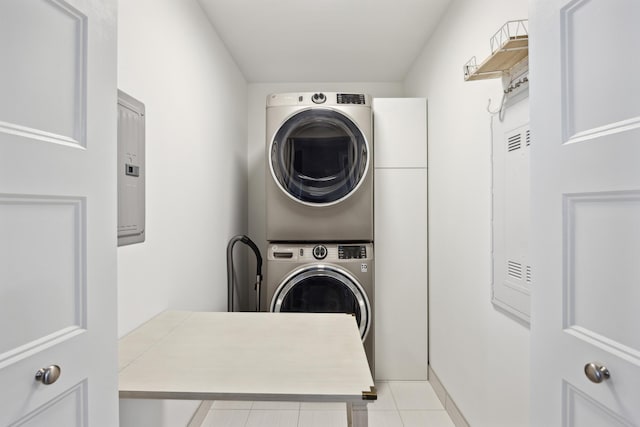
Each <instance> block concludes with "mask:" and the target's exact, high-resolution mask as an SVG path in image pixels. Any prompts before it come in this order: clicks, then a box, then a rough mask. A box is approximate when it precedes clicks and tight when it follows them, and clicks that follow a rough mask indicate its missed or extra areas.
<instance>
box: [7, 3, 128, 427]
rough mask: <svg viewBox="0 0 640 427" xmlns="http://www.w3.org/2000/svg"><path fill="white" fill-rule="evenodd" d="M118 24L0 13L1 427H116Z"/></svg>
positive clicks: (64, 15) (27, 6) (74, 12)
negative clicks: (0, 59)
mask: <svg viewBox="0 0 640 427" xmlns="http://www.w3.org/2000/svg"><path fill="white" fill-rule="evenodd" d="M116 20H117V10H116V1H115V0H66V1H65V0H26V1H25V0H2V1H1V2H0V52H2V67H1V69H0V425H2V426H65V427H74V426H88V425H91V426H108V427H112V426H116V425H118V406H117V405H118V400H117V331H116V300H115V299H116V176H115V174H116V170H115V165H116V148H117V144H116V123H117V122H116V105H117V100H116ZM38 372H39V374H38V375H37V373H38Z"/></svg>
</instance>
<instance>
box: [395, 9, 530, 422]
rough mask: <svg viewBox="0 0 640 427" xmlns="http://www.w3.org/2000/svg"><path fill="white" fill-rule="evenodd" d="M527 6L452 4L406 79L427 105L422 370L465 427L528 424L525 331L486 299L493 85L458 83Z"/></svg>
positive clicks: (496, 83) (496, 97)
mask: <svg viewBox="0 0 640 427" xmlns="http://www.w3.org/2000/svg"><path fill="white" fill-rule="evenodd" d="M525 18H527V1H526V0H485V1H482V2H478V1H476V0H454V1H453V3H452V4H451V5H450V7H449V9H448V10H447V13H446V14H445V16H444V17H443V19H442V20H441V22H440V24H439V27H438V29H437V31H436V32H435V33H434V35H433V36H432V37H431V39H430V40H429V42H428V43H427V45H426V46H425V49H424V51H423V52H422V54H421V55H420V56H419V57H418V59H417V60H416V62H415V64H414V65H413V67H412V69H411V70H410V72H409V74H408V76H407V78H406V80H405V92H406V95H407V96H424V97H426V98H428V104H429V107H428V108H429V114H428V116H429V118H428V129H429V143H428V145H429V154H428V156H429V221H430V222H429V233H430V242H429V256H430V264H429V268H430V282H429V307H430V321H429V324H430V337H429V338H430V346H429V349H430V355H429V359H430V364H431V367H432V368H433V370H434V371H435V372H436V374H437V375H438V377H439V378H440V380H441V381H442V383H443V384H444V386H445V387H446V388H447V390H448V391H449V393H450V395H451V397H452V398H453V400H454V401H455V402H456V404H457V405H458V407H459V409H460V410H461V412H462V413H463V414H464V415H465V417H466V418H467V421H469V423H470V424H471V425H472V426H474V427H482V426H487V427H500V426H505V427H507V426H508V427H519V426H527V425H528V424H529V331H528V329H527V328H526V327H524V326H522V325H521V324H519V323H517V322H515V321H514V320H512V319H511V318H509V317H508V316H506V315H505V314H503V313H501V312H499V311H497V310H496V309H495V308H494V307H493V306H492V304H491V302H490V297H491V288H490V283H491V276H490V275H491V241H490V233H491V229H490V206H491V205H490V204H491V193H490V185H491V181H490V180H491V168H490V147H491V132H490V127H489V120H490V119H489V114H488V113H487V111H486V107H487V101H488V99H489V98H491V99H492V101H493V103H492V106H493V107H494V108H495V107H496V105H497V104H498V103H499V101H500V98H501V90H502V87H501V83H500V80H499V79H496V80H485V81H477V82H464V80H463V72H462V67H463V65H464V63H465V62H466V61H467V60H468V59H469V58H470V57H471V56H473V55H476V56H477V58H478V62H481V61H482V60H484V58H485V57H486V56H488V55H489V53H490V47H489V38H490V37H491V36H492V35H493V34H494V32H495V31H496V30H497V29H498V28H500V27H501V26H502V25H503V24H504V23H505V22H506V21H508V20H513V19H525Z"/></svg>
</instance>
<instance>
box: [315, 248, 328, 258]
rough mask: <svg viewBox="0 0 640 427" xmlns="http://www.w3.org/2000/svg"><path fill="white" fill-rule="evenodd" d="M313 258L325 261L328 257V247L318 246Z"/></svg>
mask: <svg viewBox="0 0 640 427" xmlns="http://www.w3.org/2000/svg"><path fill="white" fill-rule="evenodd" d="M313 257H314V258H315V259H325V258H326V257H327V247H326V246H324V245H317V246H315V247H314V248H313Z"/></svg>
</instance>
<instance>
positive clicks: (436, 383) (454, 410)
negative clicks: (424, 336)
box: [429, 365, 470, 427]
mask: <svg viewBox="0 0 640 427" xmlns="http://www.w3.org/2000/svg"><path fill="white" fill-rule="evenodd" d="M429 383H431V387H433V390H434V391H435V392H436V395H437V396H438V399H440V403H442V406H444V409H445V410H446V411H447V414H449V418H451V421H453V424H454V425H455V426H456V427H470V426H469V423H468V422H467V420H466V419H465V418H464V415H462V412H460V410H459V409H458V407H457V406H456V404H455V402H454V401H453V399H452V398H451V396H449V393H448V392H447V389H446V388H445V387H444V385H443V384H442V382H440V378H438V375H436V373H435V372H434V371H433V369H432V368H431V365H429Z"/></svg>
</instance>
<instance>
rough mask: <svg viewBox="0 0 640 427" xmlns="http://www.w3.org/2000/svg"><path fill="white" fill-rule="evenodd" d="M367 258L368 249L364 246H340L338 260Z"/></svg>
mask: <svg viewBox="0 0 640 427" xmlns="http://www.w3.org/2000/svg"><path fill="white" fill-rule="evenodd" d="M366 257H367V247H366V246H362V245H339V246H338V259H364V258H366Z"/></svg>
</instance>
